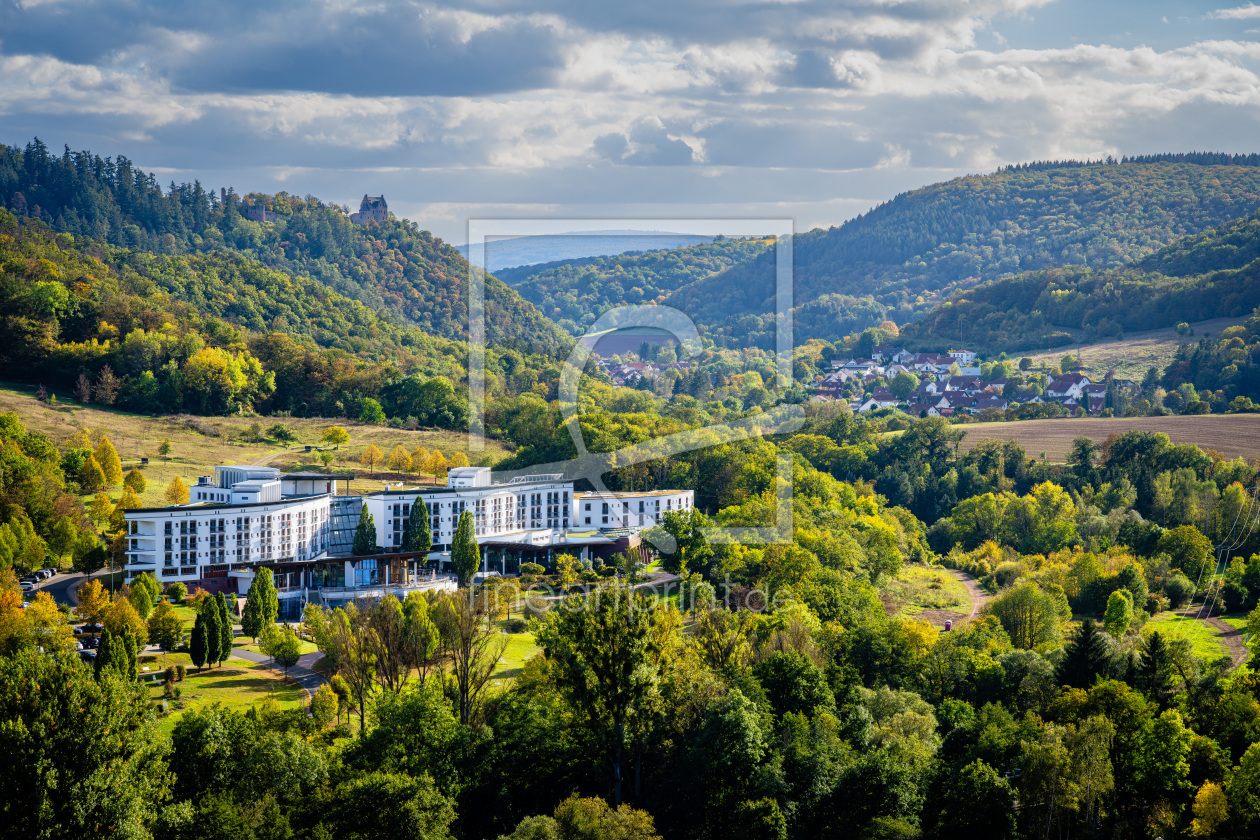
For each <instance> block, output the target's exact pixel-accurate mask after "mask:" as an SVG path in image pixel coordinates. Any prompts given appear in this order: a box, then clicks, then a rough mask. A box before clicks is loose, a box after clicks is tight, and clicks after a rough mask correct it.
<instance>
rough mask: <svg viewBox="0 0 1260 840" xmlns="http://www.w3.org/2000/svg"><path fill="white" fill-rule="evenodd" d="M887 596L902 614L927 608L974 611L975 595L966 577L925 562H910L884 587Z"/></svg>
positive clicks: (888, 600) (909, 613) (886, 598)
mask: <svg viewBox="0 0 1260 840" xmlns="http://www.w3.org/2000/svg"><path fill="white" fill-rule="evenodd" d="M884 597H885V600H886V601H887V602H889V603H891V605H892V606H893V608H894V609H895V611H896V612H898V613H900V614H902V615H918V614H919V613H920V612H922V611H923V610H954V611H956V612H961V613H969V612H971V598H970V597H969V596H968V595H967V587H965V586H963V584H962V581H960V580H958V579H957V578H956V577H954V576H953V575H951V574H950V573H949V571H948V570H946V569H942V568H940V567H938V566H926V565H924V564H922V563H907V564H906V565H905V566H904V567H902V569H901V573H900V574H898V575H897V577H895V578H893V579H892V580H891V581H889V583H888V585H887V586H886V587H885V588H884Z"/></svg>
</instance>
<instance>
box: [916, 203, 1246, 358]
mask: <svg viewBox="0 0 1260 840" xmlns="http://www.w3.org/2000/svg"><path fill="white" fill-rule="evenodd" d="M1257 306H1260V212H1257V213H1254V214H1251V215H1249V216H1246V217H1244V218H1242V219H1235V220H1233V221H1230V222H1226V223H1225V224H1223V225H1220V226H1219V227H1217V228H1214V229H1212V230H1210V231H1208V232H1205V233H1202V234H1196V235H1194V236H1187V237H1184V238H1182V239H1179V240H1177V241H1176V242H1174V243H1172V244H1171V245H1168V246H1166V247H1164V248H1161V249H1160V250H1159V251H1156V252H1155V253H1154V254H1152V255H1150V256H1149V257H1147V258H1145V259H1143V260H1141V261H1140V262H1138V263H1136V264H1135V265H1132V266H1127V267H1124V268H1119V269H1111V270H1097V269H1091V268H1084V267H1081V266H1072V267H1068V268H1057V269H1050V270H1047V271H1035V272H1028V273H1025V274H1020V275H1017V276H1015V277H1010V278H1005V279H1002V280H997V281H994V282H991V283H986V284H984V285H982V286H979V287H978V288H975V289H972V290H971V291H969V292H966V293H962V294H960V295H959V296H958V297H956V298H955V299H954V300H951V301H949V302H947V303H945V304H943V305H941V306H939V307H937V308H936V309H934V310H933V311H932V312H930V313H929V314H928V315H927V316H926V317H924V318H923V319H921V320H919V321H917V322H915V323H913V324H909V325H907V326H905V327H904V328H903V329H902V330H901V340H902V341H904V342H906V343H907V344H908V345H910V346H911V347H916V348H922V349H943V348H945V345H947V344H954V343H958V342H965V343H966V344H967V345H968V346H969V347H974V348H976V349H978V350H983V351H987V352H993V353H996V352H1000V351H1021V350H1035V349H1042V348H1048V347H1056V346H1060V345H1066V344H1070V343H1072V342H1074V341H1076V340H1077V339H1078V338H1080V339H1081V340H1084V341H1094V340H1097V339H1102V338H1114V337H1119V336H1121V335H1123V333H1124V332H1125V331H1130V332H1132V331H1137V330H1151V329H1158V328H1161V327H1171V326H1175V325H1176V324H1178V323H1180V322H1182V321H1198V320H1206V319H1209V318H1218V317H1226V316H1228V317H1240V316H1243V315H1247V314H1249V313H1250V312H1252V310H1254V309H1255V308H1256V307H1257Z"/></svg>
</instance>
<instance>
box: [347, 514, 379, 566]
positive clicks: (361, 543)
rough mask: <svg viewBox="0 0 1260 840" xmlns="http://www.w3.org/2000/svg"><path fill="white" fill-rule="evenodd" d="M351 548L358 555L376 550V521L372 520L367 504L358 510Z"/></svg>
mask: <svg viewBox="0 0 1260 840" xmlns="http://www.w3.org/2000/svg"><path fill="white" fill-rule="evenodd" d="M352 550H353V551H354V553H355V554H357V555H359V556H360V557H362V556H363V555H365V554H372V553H373V552H375V551H376V522H375V521H373V519H372V514H371V513H370V512H369V511H368V509H367V505H364V506H363V509H362V510H361V511H360V512H359V527H357V528H355V529H354V548H353V549H352Z"/></svg>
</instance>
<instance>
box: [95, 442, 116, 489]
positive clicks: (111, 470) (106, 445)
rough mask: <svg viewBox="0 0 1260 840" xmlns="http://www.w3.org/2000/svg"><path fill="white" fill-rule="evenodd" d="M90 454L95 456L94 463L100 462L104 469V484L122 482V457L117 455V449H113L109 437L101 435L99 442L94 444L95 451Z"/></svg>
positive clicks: (112, 484) (110, 484) (111, 484)
mask: <svg viewBox="0 0 1260 840" xmlns="http://www.w3.org/2000/svg"><path fill="white" fill-rule="evenodd" d="M92 455H93V457H95V458H96V463H98V464H100V465H101V469H102V470H104V471H105V482H106V484H108V485H109V486H111V487H112V486H114V485H115V484H121V483H122V480H123V471H122V459H121V458H119V457H118V450H117V449H114V444H112V443H110V442H109V438H107V437H105V436H104V435H101V442H100V443H98V444H97V445H96V451H95V452H94V453H92Z"/></svg>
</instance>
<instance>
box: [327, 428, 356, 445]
mask: <svg viewBox="0 0 1260 840" xmlns="http://www.w3.org/2000/svg"><path fill="white" fill-rule="evenodd" d="M321 440H323V442H324V443H331V444H332V446H333V448H334V449H340V448H341V446H342V444H345V443H349V442H350V433H349V432H347V431H346V430H345V429H344V428H342V427H341V426H329V427H328V428H326V429H324V433H323V436H322V437H321Z"/></svg>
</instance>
